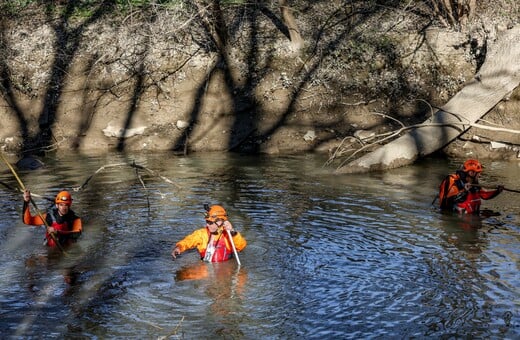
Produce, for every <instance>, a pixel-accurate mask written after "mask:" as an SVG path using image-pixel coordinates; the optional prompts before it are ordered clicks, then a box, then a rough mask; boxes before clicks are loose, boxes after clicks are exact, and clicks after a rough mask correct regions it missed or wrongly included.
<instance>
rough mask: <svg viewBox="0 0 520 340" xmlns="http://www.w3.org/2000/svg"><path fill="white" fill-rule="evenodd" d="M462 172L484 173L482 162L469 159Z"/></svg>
mask: <svg viewBox="0 0 520 340" xmlns="http://www.w3.org/2000/svg"><path fill="white" fill-rule="evenodd" d="M462 171H464V172H468V171H475V172H482V164H480V162H479V161H477V160H476V159H468V160H467V161H465V162H464V164H463V165H462Z"/></svg>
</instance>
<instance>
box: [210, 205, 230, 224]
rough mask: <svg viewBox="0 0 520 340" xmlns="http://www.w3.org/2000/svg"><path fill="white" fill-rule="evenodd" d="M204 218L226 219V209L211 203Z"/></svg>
mask: <svg viewBox="0 0 520 340" xmlns="http://www.w3.org/2000/svg"><path fill="white" fill-rule="evenodd" d="M205 218H206V220H208V221H211V222H216V221H217V220H222V221H227V219H228V216H227V213H226V210H225V209H224V208H223V207H222V206H220V205H212V206H211V207H210V208H209V210H208V211H207V212H206V216H205Z"/></svg>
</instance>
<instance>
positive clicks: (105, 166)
mask: <svg viewBox="0 0 520 340" xmlns="http://www.w3.org/2000/svg"><path fill="white" fill-rule="evenodd" d="M121 166H130V167H132V168H135V169H136V170H137V169H139V170H145V171H147V172H148V173H150V174H151V175H153V176H155V177H159V178H160V179H162V180H163V181H165V182H166V183H169V184H172V185H174V186H175V187H177V189H181V187H180V186H179V185H178V184H176V183H175V182H173V181H172V180H171V179H169V178H167V177H164V176H162V175H160V174H159V173H157V172H156V171H153V170H150V169H148V168H146V167H144V166H142V165H139V164H136V163H135V162H133V163H116V164H107V165H103V166H102V167H100V168H99V169H97V170H96V171H95V172H94V173H93V174H92V175H90V176H89V177H88V178H87V179H86V180H85V182H84V183H83V184H82V185H80V186H79V187H75V188H73V189H72V190H74V191H80V190H83V189H84V188H85V187H86V186H87V184H88V183H89V182H90V180H91V179H92V178H93V177H94V176H95V175H97V174H99V173H100V172H101V171H103V170H105V169H108V168H115V167H121ZM138 178H139V180H140V181H141V183H143V182H142V179H141V178H140V177H139V175H138ZM143 186H144V183H143ZM145 188H146V187H145Z"/></svg>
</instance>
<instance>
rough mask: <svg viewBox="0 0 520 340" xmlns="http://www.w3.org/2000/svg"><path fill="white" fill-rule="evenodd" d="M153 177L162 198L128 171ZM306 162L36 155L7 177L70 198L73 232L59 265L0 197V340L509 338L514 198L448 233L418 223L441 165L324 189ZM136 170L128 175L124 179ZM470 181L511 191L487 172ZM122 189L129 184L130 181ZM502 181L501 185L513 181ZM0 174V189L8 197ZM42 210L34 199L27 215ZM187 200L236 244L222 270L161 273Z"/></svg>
mask: <svg viewBox="0 0 520 340" xmlns="http://www.w3.org/2000/svg"><path fill="white" fill-rule="evenodd" d="M134 161H135V162H136V163H137V164H140V165H142V166H145V167H147V168H149V169H153V170H154V171H156V172H157V173H159V174H161V175H162V176H164V177H166V178H168V179H171V180H172V181H173V182H175V185H172V184H170V183H168V182H167V181H165V180H163V179H161V178H160V177H157V176H154V175H153V174H150V173H149V172H147V171H142V170H141V171H139V170H136V168H134V167H132V166H124V164H125V163H126V164H132V163H133V162H134ZM324 161H325V160H324V159H323V158H321V157H320V156H317V155H305V156H291V157H278V158H271V157H252V156H240V155H219V154H201V155H194V156H190V157H171V156H170V155H167V154H166V155H165V154H143V155H139V156H133V155H132V156H130V155H120V154H118V155H103V156H96V157H81V156H76V157H66V156H62V157H60V158H49V159H48V160H46V162H47V164H48V165H47V167H46V168H44V169H38V170H35V171H31V172H22V173H21V175H22V178H23V180H24V182H25V183H26V186H27V187H29V188H31V190H32V192H33V193H38V194H42V195H44V196H45V195H48V196H50V197H52V196H53V195H54V194H55V192H57V191H58V190H60V189H62V188H73V187H77V186H79V185H81V184H82V183H84V181H85V180H86V179H87V178H88V177H89V176H90V175H92V174H93V173H94V172H96V171H97V170H99V169H100V167H102V166H104V165H107V164H119V163H122V164H123V166H117V167H107V168H106V169H105V170H103V171H100V172H99V173H97V174H96V175H95V176H94V177H93V178H92V180H91V181H90V182H89V183H88V185H87V186H86V187H85V188H84V189H83V190H80V191H78V192H75V193H73V195H74V199H75V201H74V210H75V211H76V212H77V213H78V215H80V216H81V217H82V220H83V222H84V233H83V235H82V237H81V240H80V241H79V242H78V243H77V244H75V245H73V246H72V247H71V248H70V249H69V250H68V256H61V255H60V254H59V253H53V252H52V251H49V250H48V249H46V248H45V247H43V246H42V244H41V241H42V240H43V230H42V229H32V228H28V227H25V226H23V225H22V223H21V219H20V216H19V214H20V212H21V204H22V201H21V200H22V198H21V194H18V193H13V192H11V191H10V190H9V189H8V188H6V187H5V186H2V187H0V191H1V193H2V197H5V198H6V199H4V200H2V202H0V204H2V209H1V210H0V214H1V216H0V217H1V218H0V248H1V251H0V259H1V261H2V268H3V271H2V273H1V274H0V279H1V280H0V307H1V308H0V310H1V312H0V313H1V321H0V331H1V333H2V334H3V335H4V336H8V337H9V336H12V337H81V338H84V337H86V338H202V339H204V338H219V337H221V338H247V339H249V338H251V339H252V338H255V339H256V338H300V337H302V338H318V337H320V338H321V337H325V338H332V337H338V338H342V339H345V338H352V339H358V338H424V337H432V338H438V337H455V338H458V337H466V336H470V337H477V338H516V337H518V335H520V334H519V330H518V327H517V325H518V323H519V321H518V320H519V310H520V305H519V304H518V301H520V299H519V297H520V296H519V292H518V287H519V286H520V281H519V277H518V274H517V273H518V270H519V269H520V268H519V263H520V261H519V259H520V256H519V252H520V251H519V247H518V245H519V243H520V236H519V235H520V234H519V225H520V221H519V218H518V216H519V214H520V207H519V206H518V201H517V200H515V199H514V197H513V196H511V194H509V196H508V194H507V193H503V194H502V195H500V196H499V197H497V198H496V199H494V200H492V201H486V202H485V205H486V206H485V208H488V209H491V210H493V211H498V212H500V213H501V214H500V215H499V216H493V217H490V218H487V219H483V220H464V219H461V218H459V217H458V216H453V215H444V214H440V213H439V212H437V210H436V209H432V207H431V202H432V199H433V196H434V194H435V193H436V189H437V187H438V184H439V183H440V181H441V179H442V178H443V177H444V176H445V175H446V172H447V170H449V169H452V168H453V167H454V166H453V165H450V164H448V163H446V162H444V163H443V162H439V161H438V160H429V161H424V162H421V163H420V164H417V165H414V166H412V167H407V168H403V169H396V170H394V171H389V172H385V173H375V174H368V175H348V176H336V175H330V174H329V170H328V169H324V168H322V164H323V163H324ZM136 171H138V172H137V174H136ZM486 174H487V176H488V177H487V178H485V179H483V180H482V181H483V182H486V181H487V182H488V183H498V182H501V183H504V184H505V185H506V187H508V186H509V187H514V184H515V183H516V179H517V178H518V177H517V175H519V174H520V173H519V170H518V169H517V168H514V166H513V165H510V164H503V163H493V164H491V165H488V166H487V167H486ZM138 175H139V176H138ZM514 176H516V177H514ZM11 177H12V176H11V175H10V174H9V173H7V172H5V173H0V181H2V182H6V183H8V184H10V185H12V186H16V183H15V182H14V179H13V178H11ZM38 203H39V205H41V206H45V205H46V204H48V203H44V200H41V201H38ZM204 203H209V204H213V203H221V204H223V205H224V206H226V207H229V209H228V210H229V211H228V213H229V214H230V219H231V220H232V222H233V224H234V226H235V227H236V228H237V229H239V230H240V231H241V232H242V233H243V234H244V236H245V237H246V239H247V240H248V247H247V248H246V249H245V250H244V252H242V253H241V255H240V260H241V262H242V266H241V267H237V265H236V263H235V262H234V261H230V262H227V263H219V264H207V263H201V262H200V261H199V260H198V256H196V254H191V253H186V254H183V256H181V257H180V258H178V259H177V260H176V261H172V260H171V256H170V252H171V249H172V247H173V245H174V242H175V241H176V240H178V239H180V238H182V237H183V236H184V235H185V234H186V233H187V232H188V231H191V230H193V229H195V228H198V227H201V226H202V225H201V221H202V223H203V218H202V213H203V204H204Z"/></svg>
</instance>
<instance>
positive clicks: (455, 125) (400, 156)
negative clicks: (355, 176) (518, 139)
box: [337, 25, 520, 173]
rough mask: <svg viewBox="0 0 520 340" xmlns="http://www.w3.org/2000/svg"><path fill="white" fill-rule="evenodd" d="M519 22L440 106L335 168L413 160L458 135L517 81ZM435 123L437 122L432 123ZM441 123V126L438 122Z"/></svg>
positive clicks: (348, 169) (350, 169)
mask: <svg viewBox="0 0 520 340" xmlns="http://www.w3.org/2000/svg"><path fill="white" fill-rule="evenodd" d="M518 60H520V26H518V25H517V26H516V27H515V28H513V29H511V30H508V31H506V32H504V34H503V36H502V37H500V38H499V41H498V42H497V43H496V44H494V45H492V46H491V48H490V52H489V53H488V55H487V58H486V62H485V63H484V64H483V65H482V68H481V69H480V74H479V76H478V77H476V79H474V80H472V81H471V82H469V83H468V84H467V85H466V87H464V88H463V89H462V90H461V91H460V92H459V93H457V94H456V95H455V96H454V97H453V98H452V99H451V100H450V101H448V103H446V104H445V105H444V106H443V107H442V108H441V110H439V111H438V112H436V113H435V114H434V116H433V117H432V118H431V119H430V120H428V121H427V122H425V123H426V124H430V125H429V126H425V127H420V128H416V129H413V130H411V131H410V132H409V133H407V134H405V135H403V136H401V137H399V138H398V139H396V140H394V141H392V142H390V143H388V144H386V145H384V146H382V147H380V148H379V149H377V150H375V151H373V152H371V153H369V154H366V155H364V156H362V157H360V158H358V159H356V160H354V161H352V162H350V163H348V164H347V165H346V166H344V167H341V168H339V169H338V170H337V172H339V173H358V172H368V171H374V170H387V169H392V168H397V167H400V166H405V165H409V164H412V163H413V162H414V161H415V160H416V159H418V158H419V157H422V156H426V155H429V154H431V153H433V152H435V151H437V150H439V149H441V148H443V147H444V146H446V145H447V144H449V143H450V142H451V141H453V140H454V139H455V138H457V137H458V136H459V135H461V134H462V133H464V132H465V131H466V130H467V129H469V128H470V124H474V123H475V122H476V121H477V120H478V119H480V118H481V117H483V116H484V115H485V114H486V113H487V112H488V111H489V110H491V109H492V108H493V107H494V106H495V105H496V104H497V103H499V102H500V101H501V100H502V99H503V98H504V97H505V96H506V95H507V94H508V93H510V92H511V91H513V90H514V89H515V88H516V87H518V86H519V85H520V63H519V62H518ZM434 125H438V126H434ZM440 125H442V126H440Z"/></svg>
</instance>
